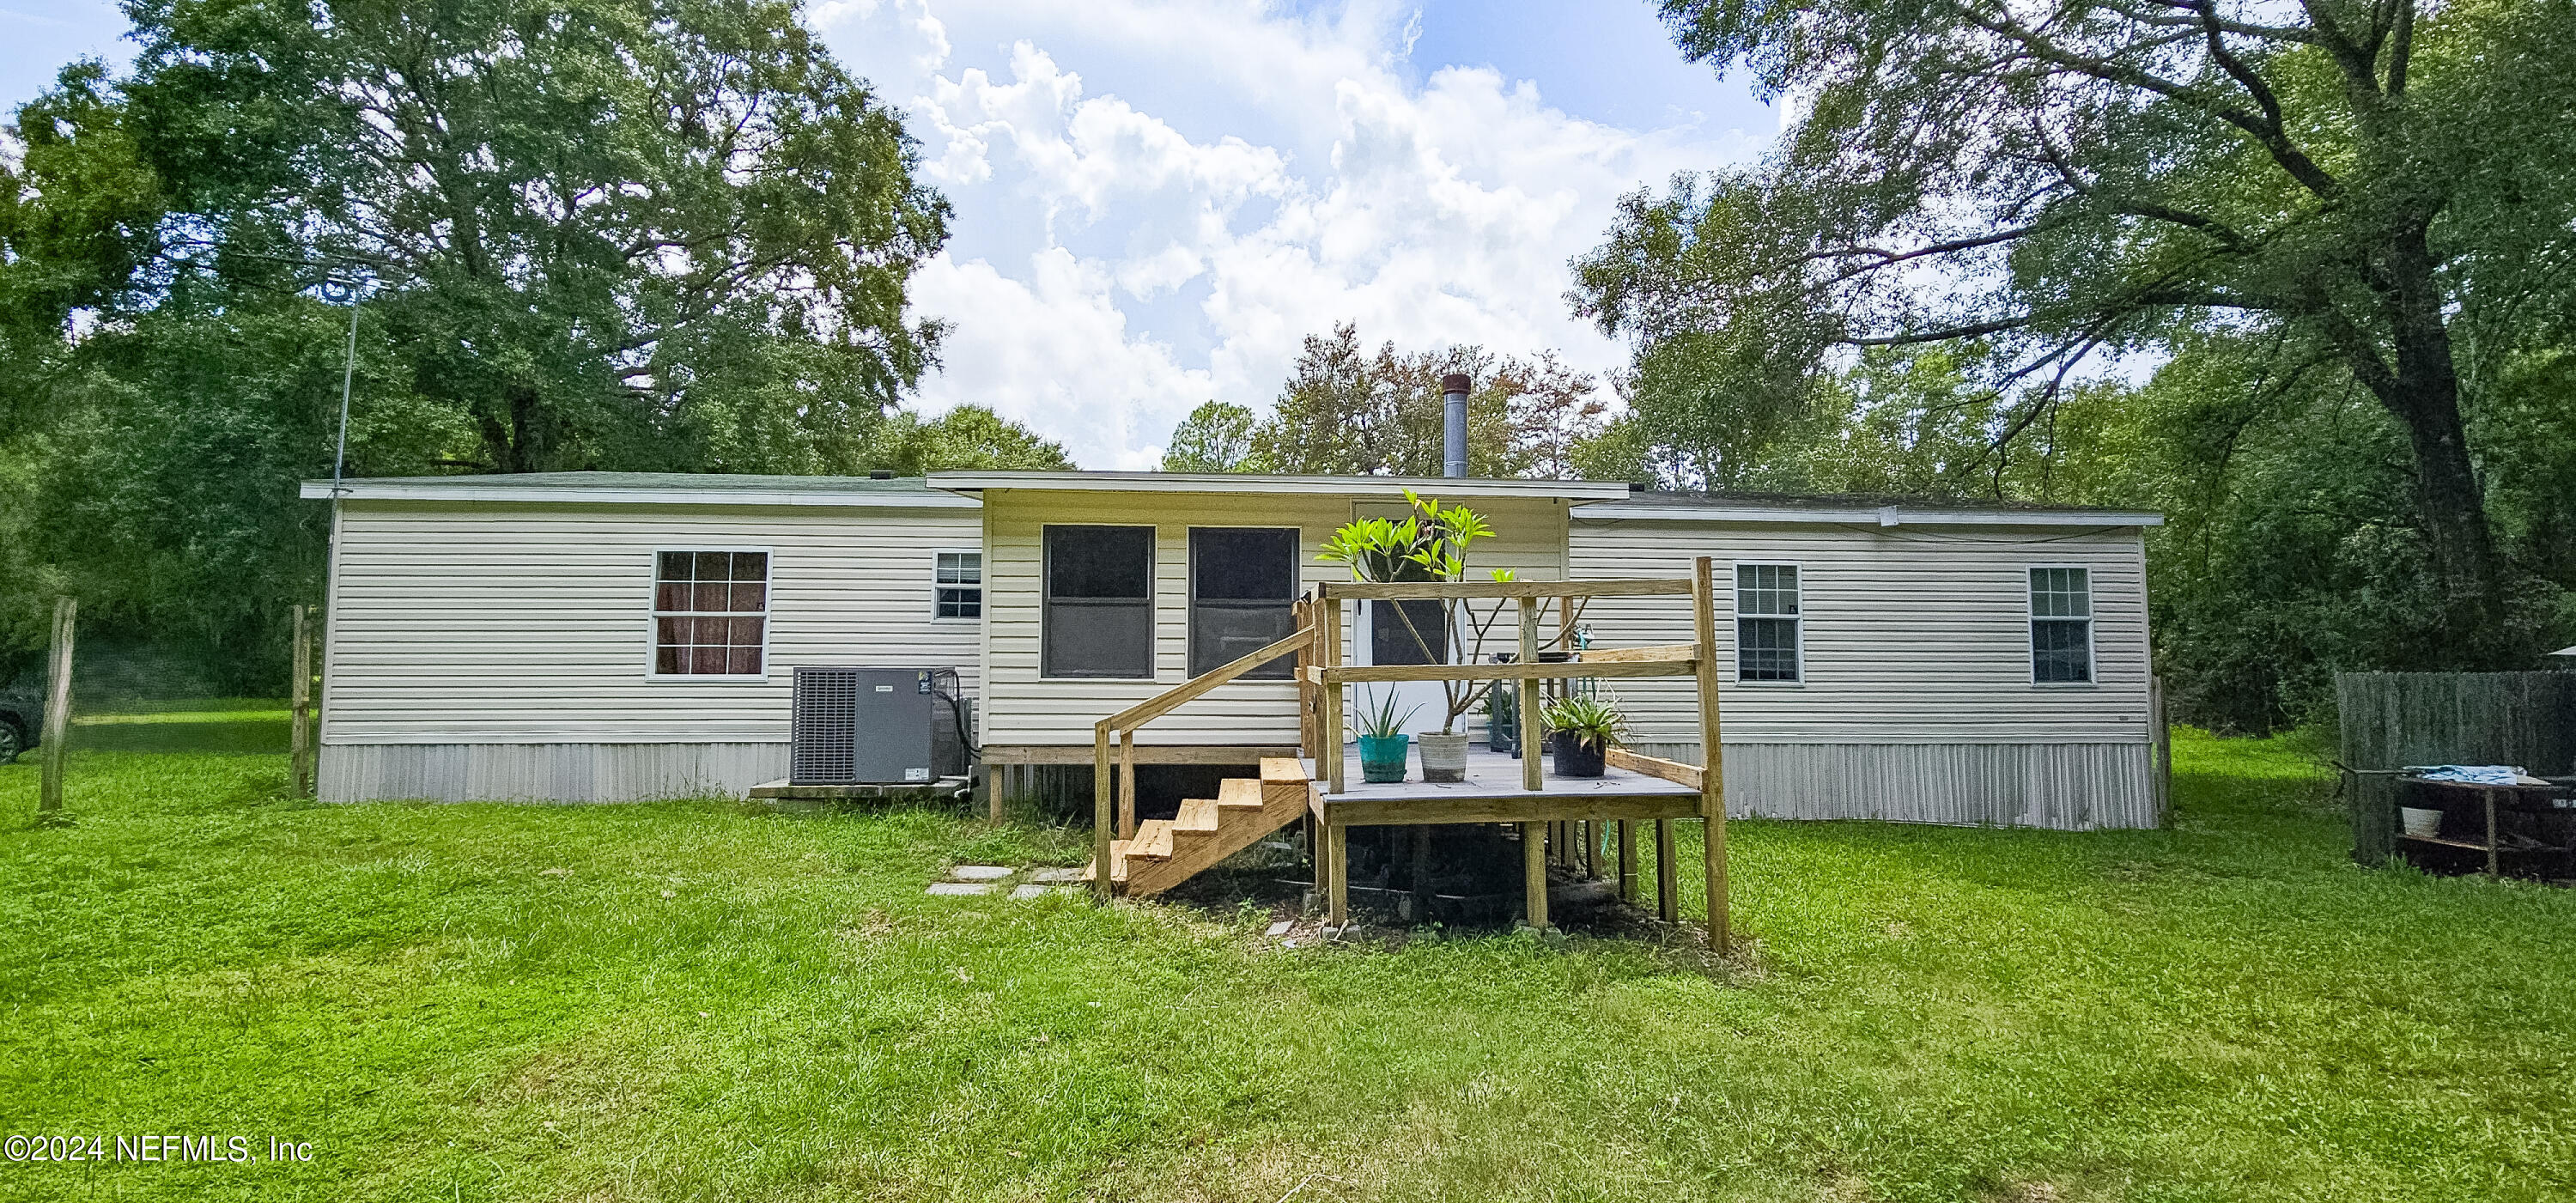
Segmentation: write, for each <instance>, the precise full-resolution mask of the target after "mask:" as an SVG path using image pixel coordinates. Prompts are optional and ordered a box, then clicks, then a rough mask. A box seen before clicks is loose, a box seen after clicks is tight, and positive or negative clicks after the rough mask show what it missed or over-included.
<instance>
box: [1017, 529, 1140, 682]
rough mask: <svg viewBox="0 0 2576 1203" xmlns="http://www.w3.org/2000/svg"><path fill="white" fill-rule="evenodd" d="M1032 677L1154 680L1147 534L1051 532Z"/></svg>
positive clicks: (1131, 531) (1127, 531)
mask: <svg viewBox="0 0 2576 1203" xmlns="http://www.w3.org/2000/svg"><path fill="white" fill-rule="evenodd" d="M1045 557H1046V601H1045V615H1044V617H1043V618H1042V619H1041V620H1040V622H1039V636H1038V645H1039V651H1038V660H1039V669H1038V672H1039V674H1040V675H1041V676H1049V677H1141V678H1146V679H1151V678H1152V677H1153V675H1154V528H1153V527H1150V526H1050V527H1048V528H1046V533H1045Z"/></svg>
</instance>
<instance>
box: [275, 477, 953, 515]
mask: <svg viewBox="0 0 2576 1203" xmlns="http://www.w3.org/2000/svg"><path fill="white" fill-rule="evenodd" d="M299 496H301V497H302V498H303V499H305V500H307V501H328V500H330V499H332V498H333V497H335V496H336V497H338V498H340V499H341V500H344V501H468V502H518V503H533V504H543V505H766V506H819V507H827V508H834V509H894V510H916V509H952V510H953V509H975V508H978V507H979V506H981V505H982V504H983V503H981V502H979V501H977V500H975V499H974V498H972V497H963V496H960V495H958V494H955V493H949V492H942V491H939V490H935V489H934V490H924V491H921V492H901V493H897V492H889V491H884V490H860V489H831V488H815V489H727V488H722V487H698V486H691V487H687V488H635V487H613V488H600V487H583V486H574V485H533V486H512V485H446V484H439V483H436V482H434V481H367V480H350V481H342V482H340V483H338V484H337V485H334V484H333V483H332V482H330V481H327V480H308V481H305V482H304V486H303V488H302V489H301V490H300V491H299Z"/></svg>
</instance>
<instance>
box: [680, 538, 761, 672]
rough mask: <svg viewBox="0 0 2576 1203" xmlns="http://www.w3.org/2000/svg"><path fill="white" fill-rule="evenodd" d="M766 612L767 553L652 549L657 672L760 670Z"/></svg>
mask: <svg viewBox="0 0 2576 1203" xmlns="http://www.w3.org/2000/svg"><path fill="white" fill-rule="evenodd" d="M768 611H769V553H768V552H765V551H665V552H657V553H655V556H654V571H653V672H654V674H655V675H657V676H727V677H756V676H759V675H761V666H760V649H761V636H762V634H763V628H764V625H765V623H766V621H767V615H768Z"/></svg>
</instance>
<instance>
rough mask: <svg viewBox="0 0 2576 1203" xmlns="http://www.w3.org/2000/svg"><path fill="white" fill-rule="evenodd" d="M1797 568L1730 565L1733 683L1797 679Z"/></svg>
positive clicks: (1774, 565)
mask: <svg viewBox="0 0 2576 1203" xmlns="http://www.w3.org/2000/svg"><path fill="white" fill-rule="evenodd" d="M1799 621H1800V617H1799V613H1798V568H1797V565H1794V564H1738V565H1736V566H1735V679H1736V680H1738V681H1796V680H1800V679H1801V678H1800V676H1799V667H1800V666H1799V664H1798V623H1799Z"/></svg>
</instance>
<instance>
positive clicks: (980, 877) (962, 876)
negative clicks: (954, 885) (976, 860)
mask: <svg viewBox="0 0 2576 1203" xmlns="http://www.w3.org/2000/svg"><path fill="white" fill-rule="evenodd" d="M1010 875H1011V871H1010V870H1009V869H1005V868H1003V867H1002V866H1000V865H959V866H957V867H956V868H954V869H950V870H949V871H948V878H949V880H951V881H1000V880H1002V879H1003V878H1005V877H1008V876H1010Z"/></svg>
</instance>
